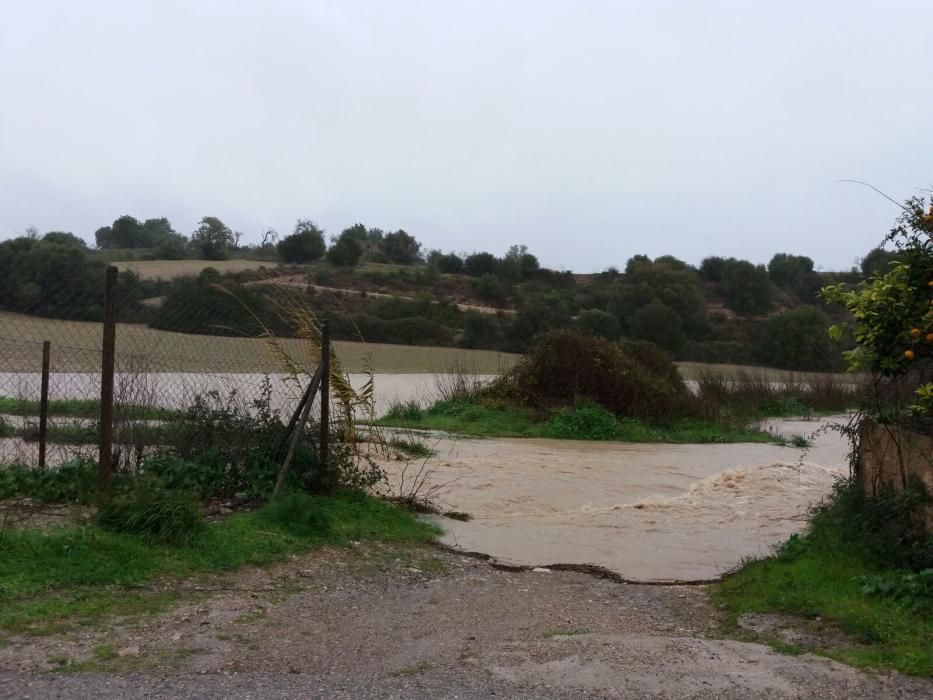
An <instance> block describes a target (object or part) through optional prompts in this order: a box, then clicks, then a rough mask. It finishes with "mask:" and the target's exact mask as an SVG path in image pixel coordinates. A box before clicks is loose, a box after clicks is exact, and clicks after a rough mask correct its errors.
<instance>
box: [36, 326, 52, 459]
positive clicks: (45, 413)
mask: <svg viewBox="0 0 933 700" xmlns="http://www.w3.org/2000/svg"><path fill="white" fill-rule="evenodd" d="M51 348H52V344H51V343H50V342H49V341H48V340H45V341H43V342H42V388H41V390H40V394H39V467H40V468H42V469H44V468H45V442H46V438H47V437H48V431H49V355H50V352H51Z"/></svg>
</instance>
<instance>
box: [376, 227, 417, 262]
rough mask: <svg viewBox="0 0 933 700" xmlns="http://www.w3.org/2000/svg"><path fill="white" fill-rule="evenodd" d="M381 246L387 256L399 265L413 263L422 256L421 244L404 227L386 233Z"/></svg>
mask: <svg viewBox="0 0 933 700" xmlns="http://www.w3.org/2000/svg"><path fill="white" fill-rule="evenodd" d="M380 247H381V249H382V252H383V253H384V254H385V256H386V258H388V260H389V261H390V262H394V263H396V264H398V265H412V264H414V263H416V262H418V260H419V259H420V258H421V244H420V243H419V242H418V241H417V240H416V239H415V237H414V236H411V235H409V234H408V233H406V232H405V231H403V230H402V229H399V230H398V231H395V232H394V233H387V234H385V235H384V236H383V238H382V244H381V246H380Z"/></svg>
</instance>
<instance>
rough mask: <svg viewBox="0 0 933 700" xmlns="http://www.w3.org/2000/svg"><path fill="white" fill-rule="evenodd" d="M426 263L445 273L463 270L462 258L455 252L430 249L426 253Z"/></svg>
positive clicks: (454, 273) (450, 273) (449, 273)
mask: <svg viewBox="0 0 933 700" xmlns="http://www.w3.org/2000/svg"><path fill="white" fill-rule="evenodd" d="M428 264H429V265H431V266H433V267H436V268H437V270H438V271H439V272H443V273H444V274H447V275H458V274H460V273H461V272H463V258H461V257H460V256H459V255H457V254H456V253H442V252H441V251H439V250H432V251H431V252H430V253H428Z"/></svg>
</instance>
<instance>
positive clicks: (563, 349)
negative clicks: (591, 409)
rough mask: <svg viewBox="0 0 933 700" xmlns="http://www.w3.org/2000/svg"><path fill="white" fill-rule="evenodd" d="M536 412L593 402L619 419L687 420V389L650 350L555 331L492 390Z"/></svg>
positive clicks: (663, 359) (662, 356)
mask: <svg viewBox="0 0 933 700" xmlns="http://www.w3.org/2000/svg"><path fill="white" fill-rule="evenodd" d="M489 393H490V394H491V395H493V396H499V397H500V398H503V399H505V400H512V401H516V402H518V403H520V404H522V405H525V406H529V407H532V408H536V409H537V408H561V407H570V406H575V405H577V404H578V403H580V402H581V401H588V402H592V403H595V404H598V405H599V406H602V407H603V408H605V409H606V410H608V411H610V412H612V413H614V414H615V415H617V416H630V417H639V418H660V417H666V416H675V415H682V414H683V413H684V412H685V410H687V408H688V404H689V401H688V393H687V388H686V386H685V385H684V383H683V380H682V379H681V378H680V375H679V374H678V372H677V368H676V367H675V366H674V363H673V362H671V360H670V358H669V357H667V355H665V354H664V353H663V352H661V351H660V350H658V349H657V348H654V347H652V346H650V345H648V344H645V343H640V344H628V345H627V346H622V345H619V344H617V343H612V342H609V341H607V340H603V339H602V338H595V337H593V336H590V335H586V334H584V333H581V332H579V331H556V332H552V333H549V334H548V335H546V336H544V338H543V339H542V341H541V343H540V344H539V345H538V347H537V348H536V349H535V350H534V351H533V352H532V353H531V354H530V355H529V356H528V357H526V358H525V359H524V360H522V361H521V362H520V363H519V364H518V365H517V366H516V367H514V368H513V369H512V370H511V371H510V372H508V373H507V374H506V375H504V376H503V377H502V378H500V379H499V380H498V381H497V382H495V383H494V384H493V385H492V386H491V387H490V389H489Z"/></svg>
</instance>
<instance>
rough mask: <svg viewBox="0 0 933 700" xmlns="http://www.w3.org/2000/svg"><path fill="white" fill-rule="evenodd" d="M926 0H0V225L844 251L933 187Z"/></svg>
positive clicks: (634, 248)
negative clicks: (308, 230) (120, 219)
mask: <svg viewBox="0 0 933 700" xmlns="http://www.w3.org/2000/svg"><path fill="white" fill-rule="evenodd" d="M931 68H933V2H930V0H916V1H915V2H907V1H906V0H904V1H896V2H880V1H877V0H876V1H875V2H864V1H859V0H847V1H841V2H829V1H827V2H815V1H813V0H808V1H805V2H756V1H750V0H736V1H735V2H718V1H712V0H708V1H705V2H700V1H694V0H691V1H689V2H647V1H645V2H634V1H630V2H621V1H618V2H596V1H584V0H579V1H577V2H569V1H568V2H544V1H540V0H539V1H534V2H533V1H528V2H520V1H518V0H508V1H506V0H498V1H496V2H492V1H485V2H484V1H479V0H475V1H473V2H466V1H463V0H461V1H460V2H442V1H439V0H431V1H424V2H406V1H399V0H393V1H392V2H387V1H373V2H354V1H349V0H340V1H339V2H338V1H336V0H335V1H334V2H313V1H311V0H304V1H301V2H299V1H295V2H289V1H285V0H279V1H275V0H267V1H265V2H259V1H257V2H249V1H245V0H239V1H236V2H234V1H233V0H223V1H220V0H219V1H216V2H207V1H203V0H198V1H194V0H185V1H181V2H174V1H167V0H156V1H152V2H144V1H128V0H115V1H113V2H99V1H96V0H83V1H82V2H74V1H73V0H66V1H63V2H50V1H44V0H2V2H0V238H7V237H11V236H14V235H17V233H18V232H22V231H23V230H24V229H25V227H26V226H28V225H35V226H37V227H38V228H39V229H40V230H41V231H46V230H52V229H58V230H70V231H73V232H75V233H77V234H79V235H82V236H84V237H87V238H91V237H92V234H93V231H94V230H95V229H96V228H97V227H98V226H101V225H104V224H107V223H109V222H110V221H112V220H113V219H114V218H116V217H117V216H119V215H121V214H124V213H129V214H133V215H135V216H137V217H139V218H148V217H158V216H167V217H169V219H171V221H172V223H173V224H174V225H175V227H176V228H177V229H178V230H179V231H181V232H184V233H190V232H191V230H192V229H193V228H194V227H195V225H196V222H197V220H198V219H200V218H201V217H202V216H205V215H214V216H219V217H220V218H222V219H223V220H224V221H225V222H226V223H227V224H228V225H229V226H231V227H232V228H235V229H239V230H241V231H243V232H244V233H245V235H246V238H247V239H254V240H255V238H256V237H258V234H259V231H260V230H261V228H262V227H264V226H273V227H275V228H276V229H278V230H279V231H280V232H287V231H288V230H289V229H290V228H291V226H292V225H293V223H294V220H295V219H296V218H297V217H307V218H311V219H313V220H314V221H316V222H317V223H318V224H320V225H322V226H324V227H325V228H326V229H327V230H328V231H329V232H330V233H336V232H339V230H340V229H342V228H344V227H346V226H349V225H350V224H352V223H354V222H356V221H362V222H363V223H365V224H367V225H368V226H379V227H381V228H384V229H390V228H391V229H395V228H398V227H402V228H405V229H406V230H408V231H409V232H410V233H413V234H414V235H416V236H417V237H418V238H419V239H420V240H422V241H423V242H424V243H425V244H426V245H427V246H429V247H440V248H445V249H455V250H480V249H488V250H491V251H493V252H497V253H498V252H502V251H504V250H505V248H506V247H507V246H508V245H509V244H511V243H526V244H528V245H529V246H530V248H531V249H532V251H533V252H536V253H537V254H538V255H539V257H540V258H541V260H542V262H543V263H544V264H546V265H548V266H551V267H556V268H565V269H574V270H579V271H590V270H600V269H604V268H605V267H607V266H609V265H613V264H615V265H619V266H621V265H623V264H624V263H625V260H626V259H627V258H628V257H630V256H631V255H633V254H636V253H646V254H649V255H651V256H655V255H660V254H664V253H672V254H675V255H677V256H679V257H682V258H684V259H686V260H688V261H690V262H694V263H696V262H699V260H700V259H701V258H703V257H704V256H706V255H709V254H719V255H735V256H737V257H744V258H748V259H751V260H753V261H756V262H766V261H767V260H768V259H769V258H770V256H771V254H772V253H774V252H776V251H788V252H799V253H806V254H808V255H810V256H811V257H813V258H814V259H815V260H816V262H817V264H818V265H819V266H822V267H823V268H825V269H834V268H844V267H848V266H850V265H851V264H852V263H853V261H854V259H855V258H857V257H858V256H860V255H862V254H864V253H865V252H866V251H867V250H868V249H870V248H871V247H872V246H873V245H874V244H875V243H876V242H877V241H878V240H879V238H880V237H881V236H882V235H883V233H884V232H885V231H886V230H887V228H888V226H889V225H890V223H891V221H892V219H893V217H894V215H895V213H896V210H895V209H894V207H893V206H892V205H891V204H890V203H888V202H886V201H885V200H884V199H882V198H881V197H879V196H877V195H875V194H874V193H872V192H870V191H869V190H867V189H864V188H860V187H857V186H855V185H845V184H839V183H837V182H836V180H837V179H839V178H857V179H863V180H869V181H871V182H872V183H874V184H876V185H877V186H879V187H881V188H882V189H884V190H885V191H887V192H890V193H891V194H893V195H895V196H896V197H899V198H902V197H906V196H909V195H910V194H912V193H914V192H915V188H917V187H923V186H930V185H931V184H933V169H931V167H930V166H931V165H933V71H931Z"/></svg>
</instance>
